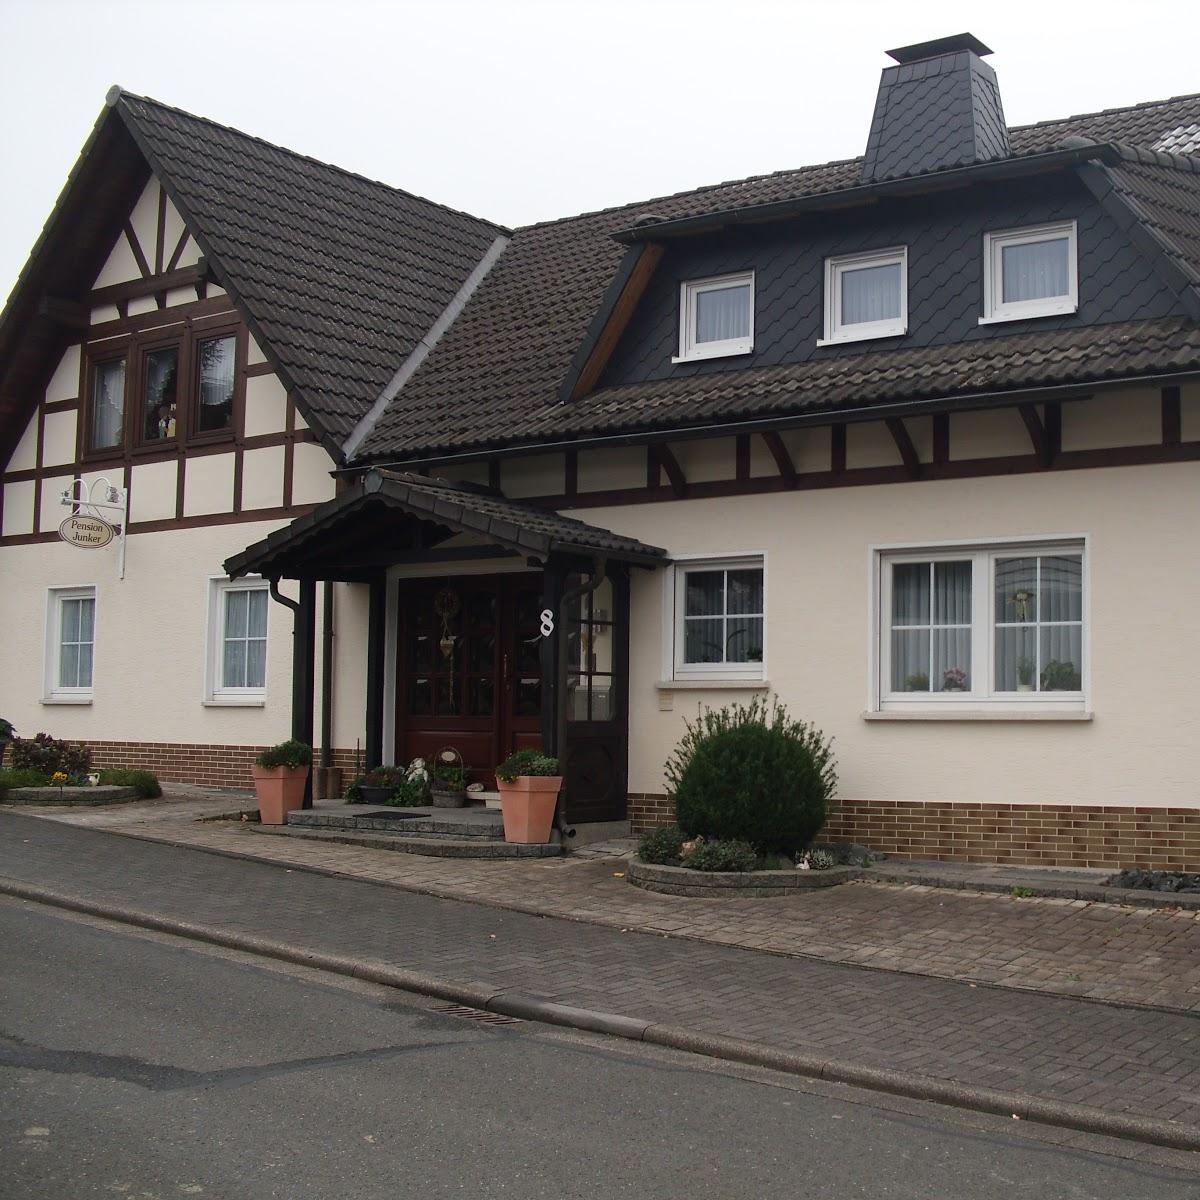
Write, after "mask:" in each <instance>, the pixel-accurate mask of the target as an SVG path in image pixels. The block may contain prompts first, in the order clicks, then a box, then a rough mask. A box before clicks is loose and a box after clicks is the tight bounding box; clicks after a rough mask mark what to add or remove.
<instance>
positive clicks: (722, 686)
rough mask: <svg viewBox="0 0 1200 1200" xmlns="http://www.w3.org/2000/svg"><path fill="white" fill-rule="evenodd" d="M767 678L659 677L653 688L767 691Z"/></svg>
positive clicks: (702, 690)
mask: <svg viewBox="0 0 1200 1200" xmlns="http://www.w3.org/2000/svg"><path fill="white" fill-rule="evenodd" d="M770 687H771V682H770V680H768V679H660V680H659V681H658V682H657V683H656V684H655V685H654V690H655V691H658V692H718V691H726V692H734V691H740V692H765V691H769V690H770Z"/></svg>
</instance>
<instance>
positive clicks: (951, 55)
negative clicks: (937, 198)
mask: <svg viewBox="0 0 1200 1200" xmlns="http://www.w3.org/2000/svg"><path fill="white" fill-rule="evenodd" d="M887 53H888V56H889V57H890V58H892V59H894V60H895V61H896V63H897V65H896V66H894V67H886V68H885V69H884V72H883V77H882V78H881V79H880V81H879V95H878V97H877V98H876V100H875V115H874V117H873V118H872V120H871V134H870V137H869V138H868V139H867V152H866V157H865V159H864V161H863V171H862V180H863V183H876V182H879V181H880V180H884V179H899V178H901V177H902V176H906V175H920V174H923V173H924V172H926V171H943V170H946V169H947V168H949V167H965V166H971V165H972V164H974V163H981V162H990V161H991V160H992V159H996V158H1004V157H1006V156H1007V155H1008V153H1009V146H1008V129H1007V126H1006V125H1005V123H1004V109H1003V107H1002V106H1001V103H1000V87H999V85H998V84H997V82H996V73H995V71H993V70H992V68H991V67H989V66H988V65H987V63H985V62H984V61H983V58H982V56H983V55H986V54H991V51H990V50H989V49H988V48H987V46H985V45H984V44H983V43H982V42H981V41H980V40H979V39H978V38H977V37H974V36H973V35H971V34H969V33H961V34H956V35H955V36H953V37H946V38H938V39H937V40H936V41H932V42H920V43H918V44H917V45H914V46H902V47H901V48H900V49H898V50H889V51H888V52H887Z"/></svg>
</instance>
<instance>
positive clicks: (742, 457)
mask: <svg viewBox="0 0 1200 1200" xmlns="http://www.w3.org/2000/svg"><path fill="white" fill-rule="evenodd" d="M734 460H735V468H734V474H735V475H736V476H737V477H738V479H749V478H750V435H749V434H748V433H739V434H738V435H737V438H736V439H735V441H734Z"/></svg>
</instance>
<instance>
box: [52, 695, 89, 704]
mask: <svg viewBox="0 0 1200 1200" xmlns="http://www.w3.org/2000/svg"><path fill="white" fill-rule="evenodd" d="M91 702H92V698H91V696H43V697H42V703H43V704H91Z"/></svg>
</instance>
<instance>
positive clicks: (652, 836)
mask: <svg viewBox="0 0 1200 1200" xmlns="http://www.w3.org/2000/svg"><path fill="white" fill-rule="evenodd" d="M682 849H683V834H682V833H680V832H679V828H678V827H677V826H675V825H657V826H655V827H654V828H653V829H650V830H647V832H645V833H643V834H642V840H641V841H640V842H638V851H637V852H638V858H640V859H641V860H642V862H644V863H656V864H658V865H659V866H666V867H677V866H679V855H680V853H681V852H682Z"/></svg>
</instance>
